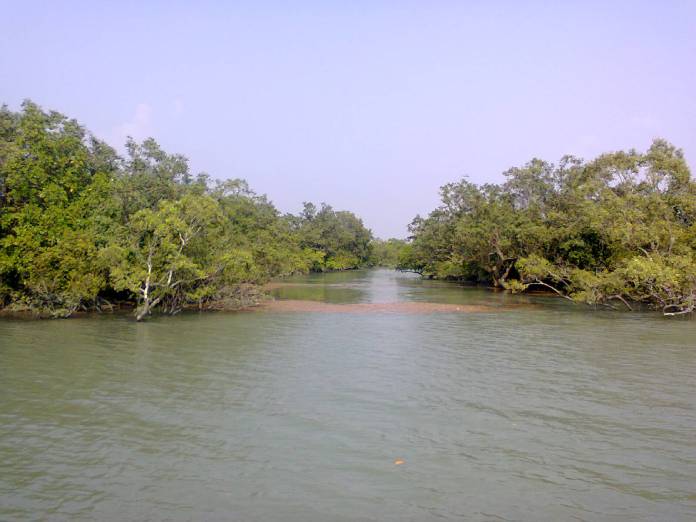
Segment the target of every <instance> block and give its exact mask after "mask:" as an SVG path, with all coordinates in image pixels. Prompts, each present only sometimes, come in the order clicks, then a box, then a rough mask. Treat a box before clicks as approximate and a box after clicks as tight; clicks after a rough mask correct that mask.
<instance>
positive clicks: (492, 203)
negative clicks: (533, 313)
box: [397, 140, 696, 315]
mask: <svg viewBox="0 0 696 522" xmlns="http://www.w3.org/2000/svg"><path fill="white" fill-rule="evenodd" d="M504 175H505V178H506V181H505V182H504V183H502V184H485V185H476V184H474V183H471V182H469V181H467V180H466V179H463V180H462V181H459V182H458V183H451V184H448V185H445V186H443V187H442V188H441V197H442V204H441V205H440V206H439V207H438V208H436V209H435V210H433V211H432V212H431V213H430V214H429V215H428V216H427V217H425V218H423V217H419V216H418V217H416V218H415V219H414V220H413V222H412V223H411V225H410V233H411V238H410V242H409V243H408V244H407V245H405V246H403V247H402V249H401V252H400V253H399V259H398V262H397V266H398V267H399V268H401V269H405V270H412V271H416V272H418V273H421V274H423V275H424V276H426V277H433V278H441V279H454V280H462V281H470V282H476V283H485V284H490V285H493V286H496V287H500V288H505V289H508V290H510V291H512V292H522V291H525V290H527V289H530V288H542V289H546V290H548V291H551V292H554V293H556V294H558V295H560V296H563V297H565V298H568V299H572V300H574V301H579V302H584V303H589V304H602V305H607V306H614V307H615V306H618V307H627V308H632V307H634V306H635V304H636V303H646V304H648V305H650V306H653V307H656V308H659V309H660V310H662V311H663V312H664V313H665V314H667V315H675V314H685V313H689V312H693V311H694V309H696V183H695V182H694V180H693V179H692V177H691V174H690V171H689V168H688V165H687V163H686V161H685V160H684V156H683V154H682V151H681V150H679V149H677V148H675V147H674V146H673V145H671V144H669V143H667V142H666V141H663V140H655V141H654V142H653V144H652V146H651V147H650V148H649V149H648V150H647V151H646V152H645V153H639V152H637V151H635V150H629V151H626V152H613V153H608V154H603V155H601V156H599V157H598V158H596V159H594V160H592V161H589V162H586V161H582V160H580V159H578V158H575V157H572V156H566V157H564V158H562V159H561V161H560V162H559V163H558V164H557V165H554V164H552V163H548V162H546V161H542V160H539V159H533V160H532V161H530V162H529V163H527V164H526V165H524V166H523V167H519V168H517V167H516V168H512V169H510V170H508V171H507V172H505V173H504Z"/></svg>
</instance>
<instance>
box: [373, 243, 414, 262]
mask: <svg viewBox="0 0 696 522" xmlns="http://www.w3.org/2000/svg"><path fill="white" fill-rule="evenodd" d="M408 248H409V244H408V243H407V242H406V241H404V240H403V239H395V238H390V239H387V240H386V241H385V240H382V239H375V240H374V241H373V242H372V256H373V258H372V263H373V264H375V265H377V266H384V267H387V268H398V267H399V266H400V265H401V262H402V260H403V259H404V258H405V256H406V255H407V249H408Z"/></svg>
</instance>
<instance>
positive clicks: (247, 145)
mask: <svg viewBox="0 0 696 522" xmlns="http://www.w3.org/2000/svg"><path fill="white" fill-rule="evenodd" d="M141 4H142V5H141ZM557 4H563V5H562V6H561V5H557ZM24 98H31V99H32V100H34V101H35V102H37V103H39V104H41V105H42V106H44V107H45V108H50V109H55V110H59V111H61V112H64V113H66V114H67V115H69V116H73V117H75V118H77V119H78V120H79V121H81V122H82V123H83V124H84V125H86V126H87V127H88V128H89V129H91V130H92V131H93V132H95V134H97V135H98V136H100V137H102V138H104V139H106V140H107V141H109V142H111V143H112V144H114V145H120V144H122V142H123V140H124V137H125V135H126V134H132V135H133V136H134V137H136V138H139V139H141V138H144V137H146V136H149V135H151V136H153V137H155V138H156V139H157V140H158V141H159V142H160V143H161V144H162V145H163V146H164V147H165V148H166V149H167V150H169V151H171V152H181V153H183V154H185V155H186V156H188V157H189V158H190V160H191V166H192V168H193V170H194V171H206V172H208V173H210V174H211V175H212V176H213V177H216V178H231V177H242V178H245V179H247V180H248V181H249V183H250V184H251V186H252V187H253V188H254V189H256V190H257V191H258V192H261V193H267V194H268V196H269V197H270V199H271V200H272V201H274V202H275V203H276V204H277V206H278V207H279V208H280V209H281V210H283V211H292V212H297V211H299V210H300V208H301V203H302V201H304V200H311V201H315V202H321V201H325V202H328V203H330V204H332V205H334V207H336V208H340V209H350V210H353V211H355V212H356V213H358V214H359V215H360V216H361V217H363V219H364V220H365V223H366V224H367V225H368V226H369V227H370V228H372V229H373V231H374V232H375V233H376V234H377V235H379V236H382V237H388V236H404V235H405V234H406V225H407V224H408V223H409V222H410V220H411V219H412V218H413V216H414V215H415V214H417V213H427V212H428V211H429V210H431V209H432V208H434V207H435V206H436V205H437V203H438V193H437V191H438V187H439V186H440V185H442V184H444V183H446V182H448V181H455V180H457V179H459V178H460V177H461V176H462V175H464V174H467V175H469V177H470V178H471V179H472V180H473V181H476V182H485V181H500V180H501V179H502V176H501V172H502V171H503V170H505V169H506V168H508V167H510V166H513V165H520V164H522V163H524V162H525V161H527V160H529V159H531V158H532V157H534V156H539V157H542V158H544V159H549V160H553V161H556V160H557V159H558V158H559V157H560V156H561V155H563V154H565V153H571V154H576V155H579V156H582V157H586V158H587V157H592V156H593V155H596V154H598V153H600V152H603V151H606V150H614V149H617V148H628V147H637V148H639V149H644V148H646V147H647V146H648V145H649V143H650V141H651V140H652V138H653V137H657V136H660V137H664V138H666V139H668V140H670V141H672V142H673V143H675V144H676V145H678V146H679V147H682V148H683V149H684V151H685V153H686V155H687V159H688V160H689V162H690V164H691V166H692V168H693V166H694V164H695V162H696V2H694V1H684V2H655V1H653V2H638V1H635V2H587V1H582V2H580V1H578V2H463V1H460V2H407V1H398V2H397V1H395V2H367V1H365V2H362V1H351V2H295V3H292V2H236V3H233V2H224V3H223V2H219V3H216V2H189V3H186V2H112V3H107V2H94V1H92V2H45V3H44V4H41V3H34V2H27V1H18V2H7V1H1V0H0V102H5V103H8V104H9V105H10V106H11V107H12V108H14V109H16V108H18V107H19V104H20V103H21V101H22V99H24Z"/></svg>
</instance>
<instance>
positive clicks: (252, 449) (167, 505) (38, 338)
mask: <svg viewBox="0 0 696 522" xmlns="http://www.w3.org/2000/svg"><path fill="white" fill-rule="evenodd" d="M285 283H286V284H285V286H282V285H281V286H276V287H275V289H274V290H273V292H274V294H275V295H276V296H277V297H278V298H279V299H284V300H294V301H298V300H299V301H309V302H312V303H315V305H316V304H318V305H321V304H322V303H327V304H330V305H332V306H329V307H322V306H313V307H310V308H309V309H305V310H301V309H299V310H298V309H294V310H293V309H292V307H286V308H279V309H274V308H273V307H270V308H266V309H263V310H260V311H256V312H243V313H209V314H185V315H181V316H177V317H174V318H169V317H161V318H153V320H150V321H149V322H146V323H135V322H134V321H133V320H132V319H131V318H129V317H125V316H108V315H106V316H101V317H99V316H97V317H90V318H81V319H72V320H65V321H14V320H3V321H0V520H107V521H108V520H114V521H117V520H118V521H123V520H175V521H178V520H240V521H275V520H278V521H298V522H299V521H314V520H316V521H322V520H330V521H332V520H337V521H349V520H351V521H352V520H366V521H367V520H374V521H378V520H379V521H382V520H387V521H389V520H394V521H397V520H398V521H402V520H413V521H427V520H491V521H494V520H529V521H543V520H548V521H557V520H610V521H611V520H616V521H619V520H621V521H624V520H626V521H629V520H630V521H633V520H675V521H681V520H684V521H687V520H694V519H696V379H695V376H696V321H693V320H670V319H665V318H663V317H661V316H659V315H656V314H649V313H614V312H611V313H610V312H606V311H593V310H591V309H586V308H579V307H575V306H573V305H570V304H567V303H565V302H563V301H561V300H557V299H551V298H542V297H526V296H524V297H520V296H510V295H506V294H500V293H494V292H490V291H487V290H482V289H465V288H462V287H459V286H456V285H453V284H448V283H438V282H428V281H421V280H420V279H418V278H416V277H412V276H409V275H405V274H396V273H393V272H388V271H383V270H375V271H366V272H350V273H340V274H328V275H315V276H308V277H304V278H294V279H291V280H289V281H287V282H285ZM380 303H381V305H380V306H379V307H371V308H370V307H369V306H368V307H367V308H366V307H364V306H363V307H357V308H356V307H354V306H351V305H370V304H380ZM388 303H411V304H408V305H407V306H406V308H407V309H406V308H404V305H399V306H397V307H389V306H384V305H385V304H388ZM413 303H438V304H441V305H455V306H458V307H461V308H462V309H463V310H464V307H470V308H466V309H465V311H462V310H460V311H456V310H453V309H449V308H447V307H432V306H430V305H427V306H425V307H424V309H422V310H415V311H414V310H412V308H413ZM338 305H346V307H341V306H338ZM470 310H478V311H470ZM396 460H403V461H404V463H403V464H401V465H395V464H394V462H395V461H396Z"/></svg>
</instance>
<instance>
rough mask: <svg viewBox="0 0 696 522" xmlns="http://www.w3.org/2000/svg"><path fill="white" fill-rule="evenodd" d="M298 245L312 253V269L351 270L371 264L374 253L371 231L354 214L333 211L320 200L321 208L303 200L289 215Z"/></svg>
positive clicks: (319, 270) (321, 270) (320, 270)
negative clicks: (297, 211) (298, 210)
mask: <svg viewBox="0 0 696 522" xmlns="http://www.w3.org/2000/svg"><path fill="white" fill-rule="evenodd" d="M290 219H291V222H292V226H293V229H294V231H295V232H296V234H297V237H298V238H299V242H300V245H301V247H302V248H303V249H304V250H305V251H308V252H321V253H323V256H317V255H314V256H313V259H312V264H311V266H310V267H311V270H313V271H318V272H323V271H326V270H350V269H353V268H359V267H361V266H365V265H367V264H370V262H371V260H372V255H373V252H372V251H373V245H372V232H370V230H368V229H367V228H365V226H364V225H363V222H362V220H361V219H360V218H358V217H357V216H356V215H355V214H353V213H352V212H348V211H335V210H334V209H333V208H331V206H329V205H327V204H325V203H323V204H322V205H321V208H320V209H319V210H317V207H316V206H315V205H314V204H313V203H305V204H304V209H303V211H302V212H301V213H300V215H299V216H298V217H292V218H290Z"/></svg>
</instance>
